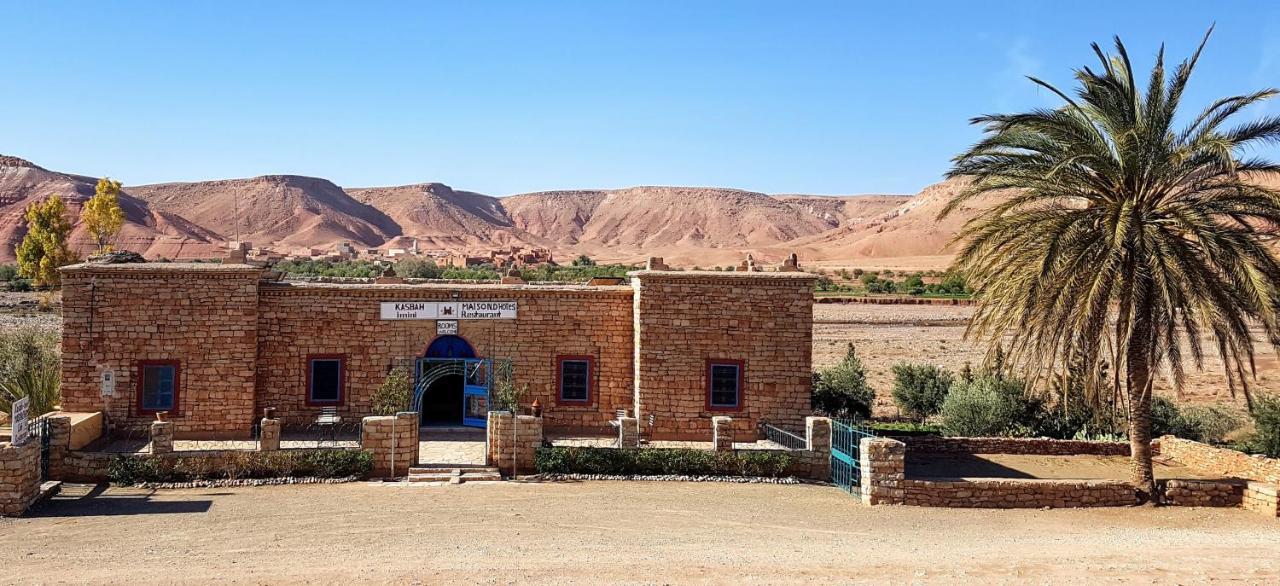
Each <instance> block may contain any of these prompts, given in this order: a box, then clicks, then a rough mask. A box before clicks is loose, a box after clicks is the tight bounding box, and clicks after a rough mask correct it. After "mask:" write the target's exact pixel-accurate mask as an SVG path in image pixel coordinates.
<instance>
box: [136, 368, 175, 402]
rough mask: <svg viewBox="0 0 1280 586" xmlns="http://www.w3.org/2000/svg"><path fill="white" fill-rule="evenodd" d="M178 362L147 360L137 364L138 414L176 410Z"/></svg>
mask: <svg viewBox="0 0 1280 586" xmlns="http://www.w3.org/2000/svg"><path fill="white" fill-rule="evenodd" d="M178 372H179V371H178V361H176V360H147V361H143V362H140V363H139V364H138V412H140V413H156V412H160V411H168V412H176V411H177V410H178V392H179V390H180V389H179V378H178Z"/></svg>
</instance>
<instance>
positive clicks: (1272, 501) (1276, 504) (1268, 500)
mask: <svg viewBox="0 0 1280 586" xmlns="http://www.w3.org/2000/svg"><path fill="white" fill-rule="evenodd" d="M1240 506H1242V507H1244V508H1246V509H1248V510H1250V511H1253V512H1255V513H1262V514H1264V515H1267V516H1268V517H1280V491H1277V489H1276V485H1274V484H1268V483H1265V482H1252V481H1250V482H1247V483H1245V486H1244V494H1243V495H1241V498H1240Z"/></svg>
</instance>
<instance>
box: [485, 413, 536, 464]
mask: <svg viewBox="0 0 1280 586" xmlns="http://www.w3.org/2000/svg"><path fill="white" fill-rule="evenodd" d="M513 425H514V429H513V428H512V427H513ZM542 426H543V418H541V417H534V416H532V415H518V416H515V417H514V422H513V417H512V415H511V414H510V413H507V412H505V411H494V412H491V413H489V421H488V430H487V433H488V449H489V453H488V454H487V459H488V464H489V465H490V466H497V467H498V469H499V470H501V471H502V473H503V474H505V475H507V476H513V475H515V474H517V473H519V474H533V473H534V471H535V470H534V463H533V456H534V452H535V451H536V450H537V449H538V447H539V446H541V445H542V438H543V435H542V431H543V427H542Z"/></svg>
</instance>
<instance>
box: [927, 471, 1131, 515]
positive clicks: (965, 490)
mask: <svg viewBox="0 0 1280 586" xmlns="http://www.w3.org/2000/svg"><path fill="white" fill-rule="evenodd" d="M902 491H903V499H902V504H906V505H916V506H921V507H973V508H995V509H1020V508H1042V507H1055V508H1063V507H1123V506H1129V505H1134V504H1137V499H1136V497H1135V496H1134V489H1133V485H1132V484H1129V483H1128V482H1122V481H1118V480H1041V479H1022V478H1009V479H1006V478H978V479H930V480H913V479H905V480H903V481H902Z"/></svg>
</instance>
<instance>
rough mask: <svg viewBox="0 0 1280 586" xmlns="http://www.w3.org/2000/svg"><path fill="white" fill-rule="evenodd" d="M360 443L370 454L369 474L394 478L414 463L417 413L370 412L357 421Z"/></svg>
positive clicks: (416, 454) (406, 472)
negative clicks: (370, 469) (379, 413)
mask: <svg viewBox="0 0 1280 586" xmlns="http://www.w3.org/2000/svg"><path fill="white" fill-rule="evenodd" d="M360 447H361V448H362V449H364V450H367V451H368V452H369V453H371V454H373V476H375V477H378V478H398V477H400V476H404V475H406V474H408V473H409V467H410V466H415V465H417V464H418V414H417V413H416V412H414V411H402V412H400V413H396V414H395V415H371V416H369V417H365V418H364V419H363V420H361V421H360Z"/></svg>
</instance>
